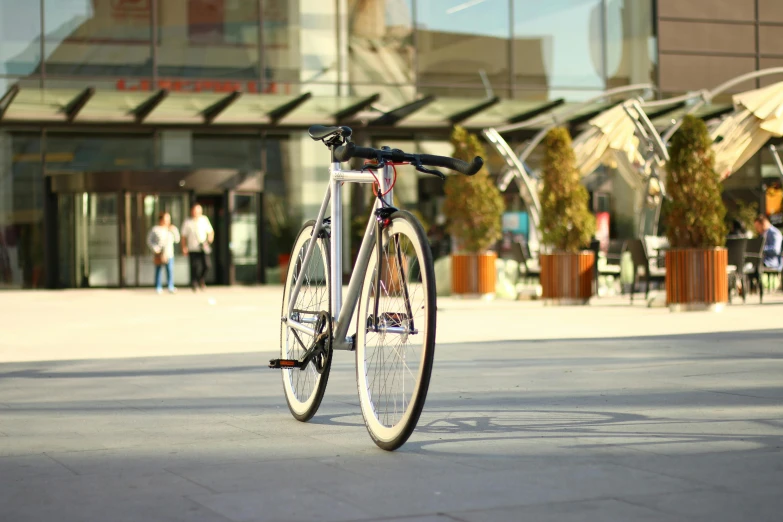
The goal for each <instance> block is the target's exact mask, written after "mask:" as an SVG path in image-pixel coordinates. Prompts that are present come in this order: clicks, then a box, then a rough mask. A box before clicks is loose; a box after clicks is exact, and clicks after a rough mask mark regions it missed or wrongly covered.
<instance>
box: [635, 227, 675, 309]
mask: <svg viewBox="0 0 783 522" xmlns="http://www.w3.org/2000/svg"><path fill="white" fill-rule="evenodd" d="M649 243H650V248H649V251H650V252H652V256H649V255H648V249H647V248H645V242H644V241H642V240H641V239H629V240H628V241H626V243H625V248H626V250H627V251H628V252H630V254H631V261H632V262H633V283H632V284H631V304H633V295H634V293H636V283H637V282H638V280H639V275H640V272H641V275H642V276H643V277H644V283H645V287H644V298H645V300H646V299H647V298H648V297H649V295H650V281H658V282H660V281H665V280H666V268H665V267H660V266H659V258H658V256H659V254H660V253H661V252H660V251H661V249H662V247H663V246H664V244H663V242H658V241H655V242H653V241H650V242H649ZM665 246H668V245H665ZM655 247H658V248H655ZM661 264H663V263H661Z"/></svg>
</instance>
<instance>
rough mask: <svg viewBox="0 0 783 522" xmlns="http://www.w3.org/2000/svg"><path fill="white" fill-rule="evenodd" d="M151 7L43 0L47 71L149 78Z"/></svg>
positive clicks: (106, 0) (145, 0) (147, 0)
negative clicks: (44, 0)
mask: <svg viewBox="0 0 783 522" xmlns="http://www.w3.org/2000/svg"><path fill="white" fill-rule="evenodd" d="M164 3H171V2H164ZM174 3H177V2H174ZM151 5H152V0H135V1H132V2H128V1H125V2H117V1H114V0H55V1H52V0H47V1H46V2H45V3H44V23H45V29H46V34H45V36H44V50H45V53H46V73H47V75H60V76H79V77H81V76H95V77H101V76H112V77H117V78H126V77H136V76H150V75H151V74H152V52H151V48H150V43H151V36H152V32H151V25H150V19H151V11H150V10H151Z"/></svg>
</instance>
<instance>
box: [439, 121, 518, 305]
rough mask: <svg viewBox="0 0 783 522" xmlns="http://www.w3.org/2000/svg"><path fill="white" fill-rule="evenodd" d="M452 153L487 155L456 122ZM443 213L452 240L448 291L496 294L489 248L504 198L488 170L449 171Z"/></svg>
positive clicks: (496, 235) (497, 232)
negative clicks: (453, 242) (473, 172)
mask: <svg viewBox="0 0 783 522" xmlns="http://www.w3.org/2000/svg"><path fill="white" fill-rule="evenodd" d="M451 143H452V145H454V157H455V158H458V159H461V160H464V161H472V160H473V158H474V157H476V156H481V157H482V158H485V157H486V154H485V153H484V146H483V145H482V143H481V141H480V140H479V138H478V136H476V135H475V134H471V133H469V132H468V131H466V130H465V129H464V128H462V127H459V126H455V127H454V131H453V132H452V134H451ZM444 192H445V193H446V201H445V203H444V204H443V215H444V216H445V217H446V221H447V230H448V232H449V234H451V236H452V238H453V239H454V241H455V250H454V252H453V253H452V255H451V292H452V294H456V295H481V296H488V295H494V294H495V277H496V276H495V261H496V260H497V253H496V252H492V251H490V248H491V247H492V246H493V245H494V244H495V243H496V242H497V241H498V240H499V239H500V237H501V235H502V232H501V218H502V216H503V212H504V211H505V202H504V201H503V197H502V196H501V194H500V190H498V188H497V185H496V184H495V182H494V181H493V180H492V178H490V176H489V171H487V169H486V168H482V169H481V170H480V171H479V172H478V173H477V174H476V175H475V176H462V175H456V174H454V175H451V176H449V177H448V179H447V180H446V183H445V186H444Z"/></svg>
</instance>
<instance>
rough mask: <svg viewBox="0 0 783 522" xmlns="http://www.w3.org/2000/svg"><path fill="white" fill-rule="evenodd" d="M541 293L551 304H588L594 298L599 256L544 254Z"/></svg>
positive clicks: (541, 261) (581, 253)
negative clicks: (595, 270) (596, 263)
mask: <svg viewBox="0 0 783 522" xmlns="http://www.w3.org/2000/svg"><path fill="white" fill-rule="evenodd" d="M539 262H540V264H541V290H542V296H541V297H542V298H543V299H544V300H545V302H546V303H547V304H560V305H573V304H587V303H588V302H589V301H590V298H591V297H592V296H593V282H594V281H595V279H594V277H595V274H594V272H593V268H594V265H595V254H594V253H593V252H591V251H589V250H585V251H582V252H579V253H577V254H570V253H565V252H556V253H554V254H541V256H540V257H539Z"/></svg>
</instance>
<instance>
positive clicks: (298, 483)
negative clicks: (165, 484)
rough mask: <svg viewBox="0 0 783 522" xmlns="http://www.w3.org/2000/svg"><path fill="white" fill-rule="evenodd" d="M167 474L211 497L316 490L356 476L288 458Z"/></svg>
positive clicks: (199, 466) (190, 467)
mask: <svg viewBox="0 0 783 522" xmlns="http://www.w3.org/2000/svg"><path fill="white" fill-rule="evenodd" d="M166 470H167V471H169V472H171V473H174V474H176V475H178V476H180V477H183V478H185V479H187V480H190V481H191V482H194V483H196V484H200V485H202V486H204V487H205V488H207V489H209V490H210V491H212V492H213V493H230V492H242V491H248V492H252V491H257V490H259V489H274V490H290V491H296V490H297V489H298V488H300V487H312V488H314V489H318V487H319V486H320V485H322V484H328V483H330V482H343V483H348V484H350V483H354V482H357V481H359V480H361V477H360V476H358V475H357V474H356V473H355V472H353V471H351V470H348V469H345V468H340V467H336V466H330V465H329V464H328V463H326V462H321V461H319V460H317V459H312V458H310V459H304V458H289V459H277V460H258V461H244V462H232V463H225V464H215V463H209V462H205V463H203V464H202V463H198V462H193V463H190V464H188V465H185V466H170V467H167V468H166Z"/></svg>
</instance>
